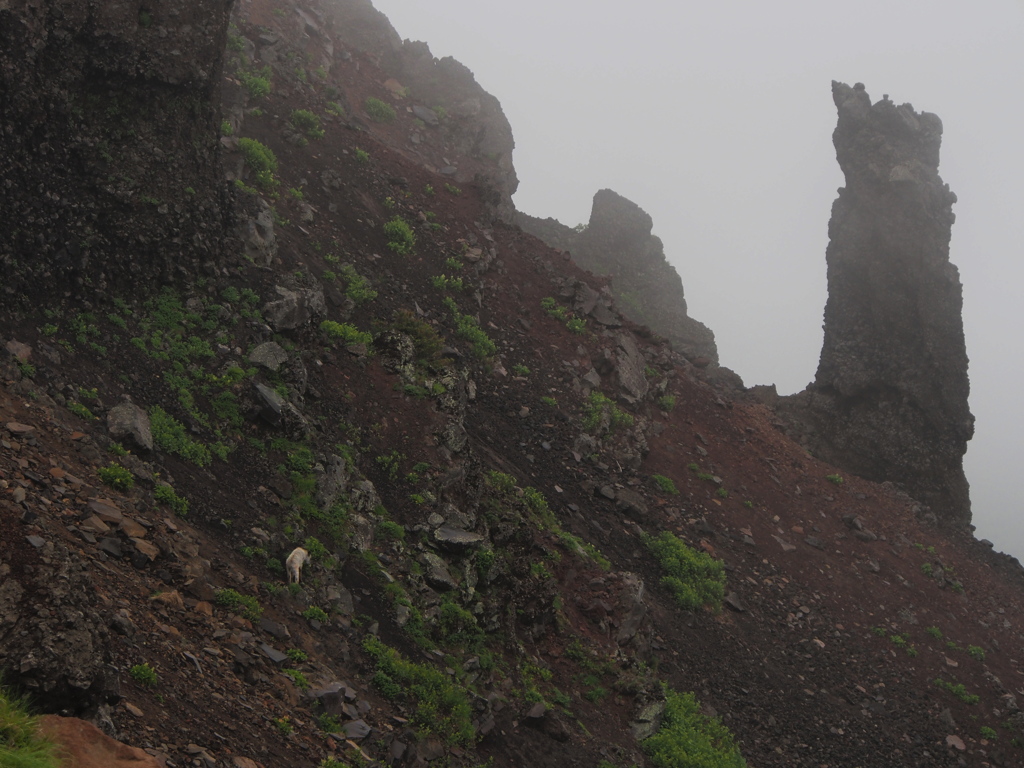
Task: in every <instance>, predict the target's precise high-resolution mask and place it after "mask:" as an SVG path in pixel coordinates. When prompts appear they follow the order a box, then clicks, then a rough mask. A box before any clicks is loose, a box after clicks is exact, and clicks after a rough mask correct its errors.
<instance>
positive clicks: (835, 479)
mask: <svg viewBox="0 0 1024 768" xmlns="http://www.w3.org/2000/svg"><path fill="white" fill-rule="evenodd" d="M825 479H826V480H828V481H829V482H830V483H832V484H833V485H842V484H843V482H844V481H843V476H842V475H825Z"/></svg>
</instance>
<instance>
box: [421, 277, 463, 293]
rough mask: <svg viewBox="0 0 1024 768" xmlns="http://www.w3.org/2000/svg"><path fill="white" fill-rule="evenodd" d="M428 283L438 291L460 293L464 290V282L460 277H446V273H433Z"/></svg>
mask: <svg viewBox="0 0 1024 768" xmlns="http://www.w3.org/2000/svg"><path fill="white" fill-rule="evenodd" d="M430 283H431V285H433V286H434V287H435V288H437V289H438V290H439V291H451V292H456V293H461V292H462V291H464V290H466V284H465V283H464V282H463V280H462V278H461V277H448V275H434V276H433V277H432V278H430Z"/></svg>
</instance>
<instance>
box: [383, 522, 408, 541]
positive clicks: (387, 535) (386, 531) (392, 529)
mask: <svg viewBox="0 0 1024 768" xmlns="http://www.w3.org/2000/svg"><path fill="white" fill-rule="evenodd" d="M377 535H378V536H380V537H381V538H382V539H384V540H385V541H402V540H403V539H405V528H403V527H402V526H400V525H399V524H398V523H396V522H394V521H393V520H381V521H380V522H379V523H377Z"/></svg>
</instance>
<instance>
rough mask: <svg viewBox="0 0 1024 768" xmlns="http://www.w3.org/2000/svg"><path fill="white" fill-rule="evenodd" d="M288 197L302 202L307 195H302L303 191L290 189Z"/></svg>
mask: <svg viewBox="0 0 1024 768" xmlns="http://www.w3.org/2000/svg"><path fill="white" fill-rule="evenodd" d="M288 196H289V197H291V198H293V199H295V200H301V199H302V198H304V197H305V195H304V194H303V193H302V190H301V189H296V188H295V187H289V188H288Z"/></svg>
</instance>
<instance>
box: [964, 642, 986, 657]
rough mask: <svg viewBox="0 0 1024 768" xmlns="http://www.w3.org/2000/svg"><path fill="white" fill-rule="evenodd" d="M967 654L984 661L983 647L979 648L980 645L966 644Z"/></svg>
mask: <svg viewBox="0 0 1024 768" xmlns="http://www.w3.org/2000/svg"><path fill="white" fill-rule="evenodd" d="M967 655H968V656H970V657H971V658H972V659H974V660H975V661H984V660H985V650H984V649H983V648H981V647H980V646H977V645H968V646H967Z"/></svg>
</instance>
